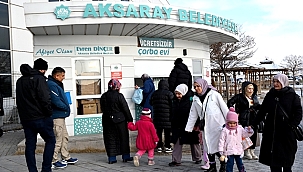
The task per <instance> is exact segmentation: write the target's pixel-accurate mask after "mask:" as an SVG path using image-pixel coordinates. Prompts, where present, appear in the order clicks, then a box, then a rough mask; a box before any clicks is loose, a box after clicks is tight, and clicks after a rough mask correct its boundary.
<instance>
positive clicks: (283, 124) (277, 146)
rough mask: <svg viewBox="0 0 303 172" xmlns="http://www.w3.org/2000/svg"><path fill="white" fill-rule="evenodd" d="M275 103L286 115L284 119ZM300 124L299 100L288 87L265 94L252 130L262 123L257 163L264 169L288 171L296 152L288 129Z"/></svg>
mask: <svg viewBox="0 0 303 172" xmlns="http://www.w3.org/2000/svg"><path fill="white" fill-rule="evenodd" d="M277 100H278V101H279V104H280V106H281V107H283V109H284V111H285V112H286V113H287V114H288V116H289V119H286V118H285V116H284V113H283V111H282V110H281V108H280V107H279V105H278V103H277ZM301 120H302V106H301V101H300V97H299V96H298V95H297V94H296V92H295V90H294V89H293V88H291V87H284V88H282V89H281V90H275V89H274V88H272V89H271V90H269V92H268V93H267V94H266V96H265V98H264V100H263V103H262V106H261V108H260V110H259V112H258V114H257V117H256V119H255V121H254V122H253V126H256V125H257V124H259V122H260V121H264V129H263V135H262V142H261V149H260V156H259V162H260V163H262V164H265V165H268V166H275V167H291V166H292V165H293V163H294V160H295V157H296V152H297V148H298V147H297V140H296V138H295V136H294V133H293V131H292V128H291V126H297V125H298V124H299V123H300V121H301Z"/></svg>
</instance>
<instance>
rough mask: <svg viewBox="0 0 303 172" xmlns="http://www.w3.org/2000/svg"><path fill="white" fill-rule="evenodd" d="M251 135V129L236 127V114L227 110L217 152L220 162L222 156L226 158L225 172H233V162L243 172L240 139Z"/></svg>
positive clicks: (230, 109) (242, 151) (232, 109)
mask: <svg viewBox="0 0 303 172" xmlns="http://www.w3.org/2000/svg"><path fill="white" fill-rule="evenodd" d="M253 133H254V131H253V129H252V128H250V127H245V129H244V128H243V127H242V126H241V125H238V114H237V113H236V112H235V109H234V108H233V107H231V108H229V112H228V113H227V117H226V125H225V127H224V128H223V129H222V132H221V136H220V141H219V152H220V154H221V155H222V156H221V158H220V160H221V161H222V159H223V158H224V156H225V157H226V156H227V163H226V172H232V171H233V166H234V160H235V161H236V163H237V167H238V170H239V172H245V168H244V165H243V162H242V158H241V155H243V153H244V150H243V146H242V143H241V142H242V138H247V137H250V136H252V135H253Z"/></svg>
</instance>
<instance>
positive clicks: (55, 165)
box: [53, 161, 67, 168]
mask: <svg viewBox="0 0 303 172" xmlns="http://www.w3.org/2000/svg"><path fill="white" fill-rule="evenodd" d="M53 166H54V167H55V168H65V167H67V164H62V163H61V162H60V161H57V162H55V163H53Z"/></svg>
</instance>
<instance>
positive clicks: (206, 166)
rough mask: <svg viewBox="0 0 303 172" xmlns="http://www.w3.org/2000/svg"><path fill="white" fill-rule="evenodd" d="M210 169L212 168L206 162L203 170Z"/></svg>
mask: <svg viewBox="0 0 303 172" xmlns="http://www.w3.org/2000/svg"><path fill="white" fill-rule="evenodd" d="M209 167H210V166H209V161H206V162H205V164H204V165H202V166H201V168H202V169H203V170H208V169H209Z"/></svg>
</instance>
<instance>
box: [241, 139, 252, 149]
mask: <svg viewBox="0 0 303 172" xmlns="http://www.w3.org/2000/svg"><path fill="white" fill-rule="evenodd" d="M241 144H242V147H243V150H246V149H247V148H249V147H251V146H252V145H253V142H252V141H251V139H250V138H249V137H246V138H242V142H241Z"/></svg>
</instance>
